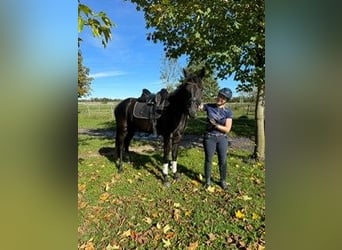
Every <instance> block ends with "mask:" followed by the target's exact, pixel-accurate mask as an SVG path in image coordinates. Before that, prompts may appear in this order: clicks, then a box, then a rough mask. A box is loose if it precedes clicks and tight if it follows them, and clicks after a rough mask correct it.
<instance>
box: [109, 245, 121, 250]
mask: <svg viewBox="0 0 342 250" xmlns="http://www.w3.org/2000/svg"><path fill="white" fill-rule="evenodd" d="M117 249H120V246H118V245H113V246H112V245H111V244H110V243H109V244H108V245H107V246H106V250H117Z"/></svg>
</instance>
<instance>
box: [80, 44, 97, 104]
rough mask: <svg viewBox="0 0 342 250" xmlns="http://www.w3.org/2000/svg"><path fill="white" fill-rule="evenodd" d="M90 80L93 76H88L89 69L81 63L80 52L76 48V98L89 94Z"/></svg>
mask: <svg viewBox="0 0 342 250" xmlns="http://www.w3.org/2000/svg"><path fill="white" fill-rule="evenodd" d="M92 80H93V78H91V77H89V69H88V68H87V67H85V66H84V65H83V57H82V53H81V51H80V50H78V89H77V96H78V98H80V97H84V96H87V95H88V94H89V92H90V84H91V81H92Z"/></svg>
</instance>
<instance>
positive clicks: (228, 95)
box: [218, 88, 232, 101]
mask: <svg viewBox="0 0 342 250" xmlns="http://www.w3.org/2000/svg"><path fill="white" fill-rule="evenodd" d="M218 94H219V95H222V96H224V97H225V98H226V99H227V100H228V101H229V100H230V99H231V98H232V91H231V90H230V89H229V88H222V89H220V91H219V92H218Z"/></svg>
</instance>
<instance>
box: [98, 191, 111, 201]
mask: <svg viewBox="0 0 342 250" xmlns="http://www.w3.org/2000/svg"><path fill="white" fill-rule="evenodd" d="M108 197H109V193H107V192H105V193H103V194H101V195H100V200H103V201H105V200H107V199H108Z"/></svg>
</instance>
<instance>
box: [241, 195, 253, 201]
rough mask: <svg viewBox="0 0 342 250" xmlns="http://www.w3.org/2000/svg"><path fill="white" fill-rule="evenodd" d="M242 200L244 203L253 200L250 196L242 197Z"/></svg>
mask: <svg viewBox="0 0 342 250" xmlns="http://www.w3.org/2000/svg"><path fill="white" fill-rule="evenodd" d="M242 199H243V200H244V201H249V200H251V199H252V198H251V197H249V196H248V195H243V196H242Z"/></svg>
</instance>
